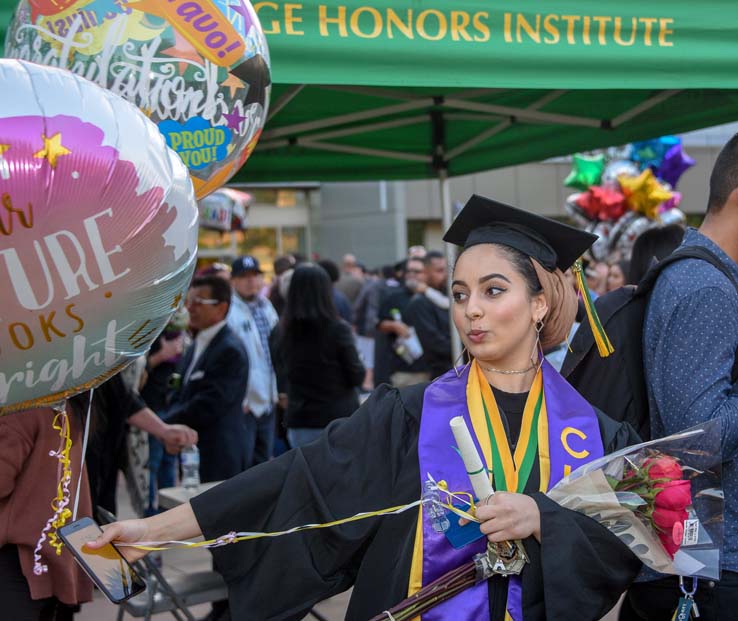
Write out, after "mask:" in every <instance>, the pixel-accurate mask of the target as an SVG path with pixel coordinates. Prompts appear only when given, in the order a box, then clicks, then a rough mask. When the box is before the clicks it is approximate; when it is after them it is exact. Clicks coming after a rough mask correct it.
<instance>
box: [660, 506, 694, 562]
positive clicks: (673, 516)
mask: <svg viewBox="0 0 738 621" xmlns="http://www.w3.org/2000/svg"><path fill="white" fill-rule="evenodd" d="M688 517H689V514H688V513H687V512H686V511H685V510H684V509H681V510H679V511H675V510H673V509H664V508H662V507H656V509H654V512H653V521H654V523H655V524H656V526H658V528H659V531H660V532H659V541H661V545H663V546H664V549H665V550H666V552H667V553H668V554H669V556H670V557H671V558H674V554H676V551H677V550H678V549H679V546H680V545H681V542H680V543H676V542H675V541H674V530H675V527H676V525H677V524H678V525H682V524H683V523H684V520H686V519H687V518H688Z"/></svg>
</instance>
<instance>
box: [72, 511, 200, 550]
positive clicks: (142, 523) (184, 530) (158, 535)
mask: <svg viewBox="0 0 738 621" xmlns="http://www.w3.org/2000/svg"><path fill="white" fill-rule="evenodd" d="M103 531H104V532H103V534H102V535H100V536H99V537H98V538H97V539H95V540H94V541H90V542H88V543H87V544H86V545H88V546H89V547H90V548H92V549H93V550H94V549H97V548H101V547H102V546H104V545H105V544H106V543H136V542H138V541H169V540H177V541H181V540H183V539H192V538H194V537H199V536H200V535H202V532H201V530H200V524H198V522H197V519H196V518H195V514H194V513H193V512H192V507H191V506H190V503H189V502H187V503H185V504H183V505H180V506H178V507H175V508H174V509H170V510H169V511H165V512H164V513H159V514H158V515H154V516H152V517H149V518H145V519H141V520H123V521H120V522H113V523H112V524H108V525H107V526H103ZM120 552H121V554H123V556H124V557H125V558H126V559H127V560H128V561H131V562H133V561H137V560H138V559H140V558H143V557H144V556H146V554H148V552H147V551H146V550H139V549H138V548H132V547H128V546H121V548H120Z"/></svg>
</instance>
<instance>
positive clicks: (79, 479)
mask: <svg viewBox="0 0 738 621" xmlns="http://www.w3.org/2000/svg"><path fill="white" fill-rule="evenodd" d="M94 394H95V389H94V388H91V389H90V402H89V403H88V404H87V416H86V417H85V435H84V437H83V439H82V455H81V456H80V458H79V476H78V477H77V492H76V493H75V495H74V509H73V510H72V521H73V522H74V521H75V520H76V519H77V507H79V495H80V490H81V489H82V475H83V474H84V471H85V455H87V440H88V438H89V437H90V414H91V412H92V397H93V396H94Z"/></svg>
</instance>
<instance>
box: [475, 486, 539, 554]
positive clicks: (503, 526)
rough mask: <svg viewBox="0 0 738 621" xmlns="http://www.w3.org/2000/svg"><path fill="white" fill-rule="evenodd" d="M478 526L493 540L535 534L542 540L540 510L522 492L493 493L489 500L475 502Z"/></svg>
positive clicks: (504, 539) (505, 539) (511, 538)
mask: <svg viewBox="0 0 738 621" xmlns="http://www.w3.org/2000/svg"><path fill="white" fill-rule="evenodd" d="M476 515H477V518H478V519H479V521H480V522H481V524H480V525H479V529H480V530H481V531H482V532H483V533H484V534H485V535H487V539H488V540H489V541H491V542H492V543H499V542H500V541H512V540H514V539H525V538H526V537H531V536H533V537H535V538H536V540H537V541H539V542H540V540H541V513H540V512H539V511H538V505H537V504H536V501H535V500H533V499H532V498H531V497H530V496H526V495H525V494H511V493H509V492H496V493H495V494H494V496H492V497H491V498H490V499H489V502H488V503H485V504H480V505H477V514H476Z"/></svg>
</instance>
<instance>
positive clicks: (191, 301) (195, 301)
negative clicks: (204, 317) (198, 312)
mask: <svg viewBox="0 0 738 621" xmlns="http://www.w3.org/2000/svg"><path fill="white" fill-rule="evenodd" d="M220 303H221V301H220V300H213V299H212V298H200V297H198V296H193V297H190V296H187V299H186V300H185V306H200V305H201V304H205V305H207V306H215V305H216V304H220Z"/></svg>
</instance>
